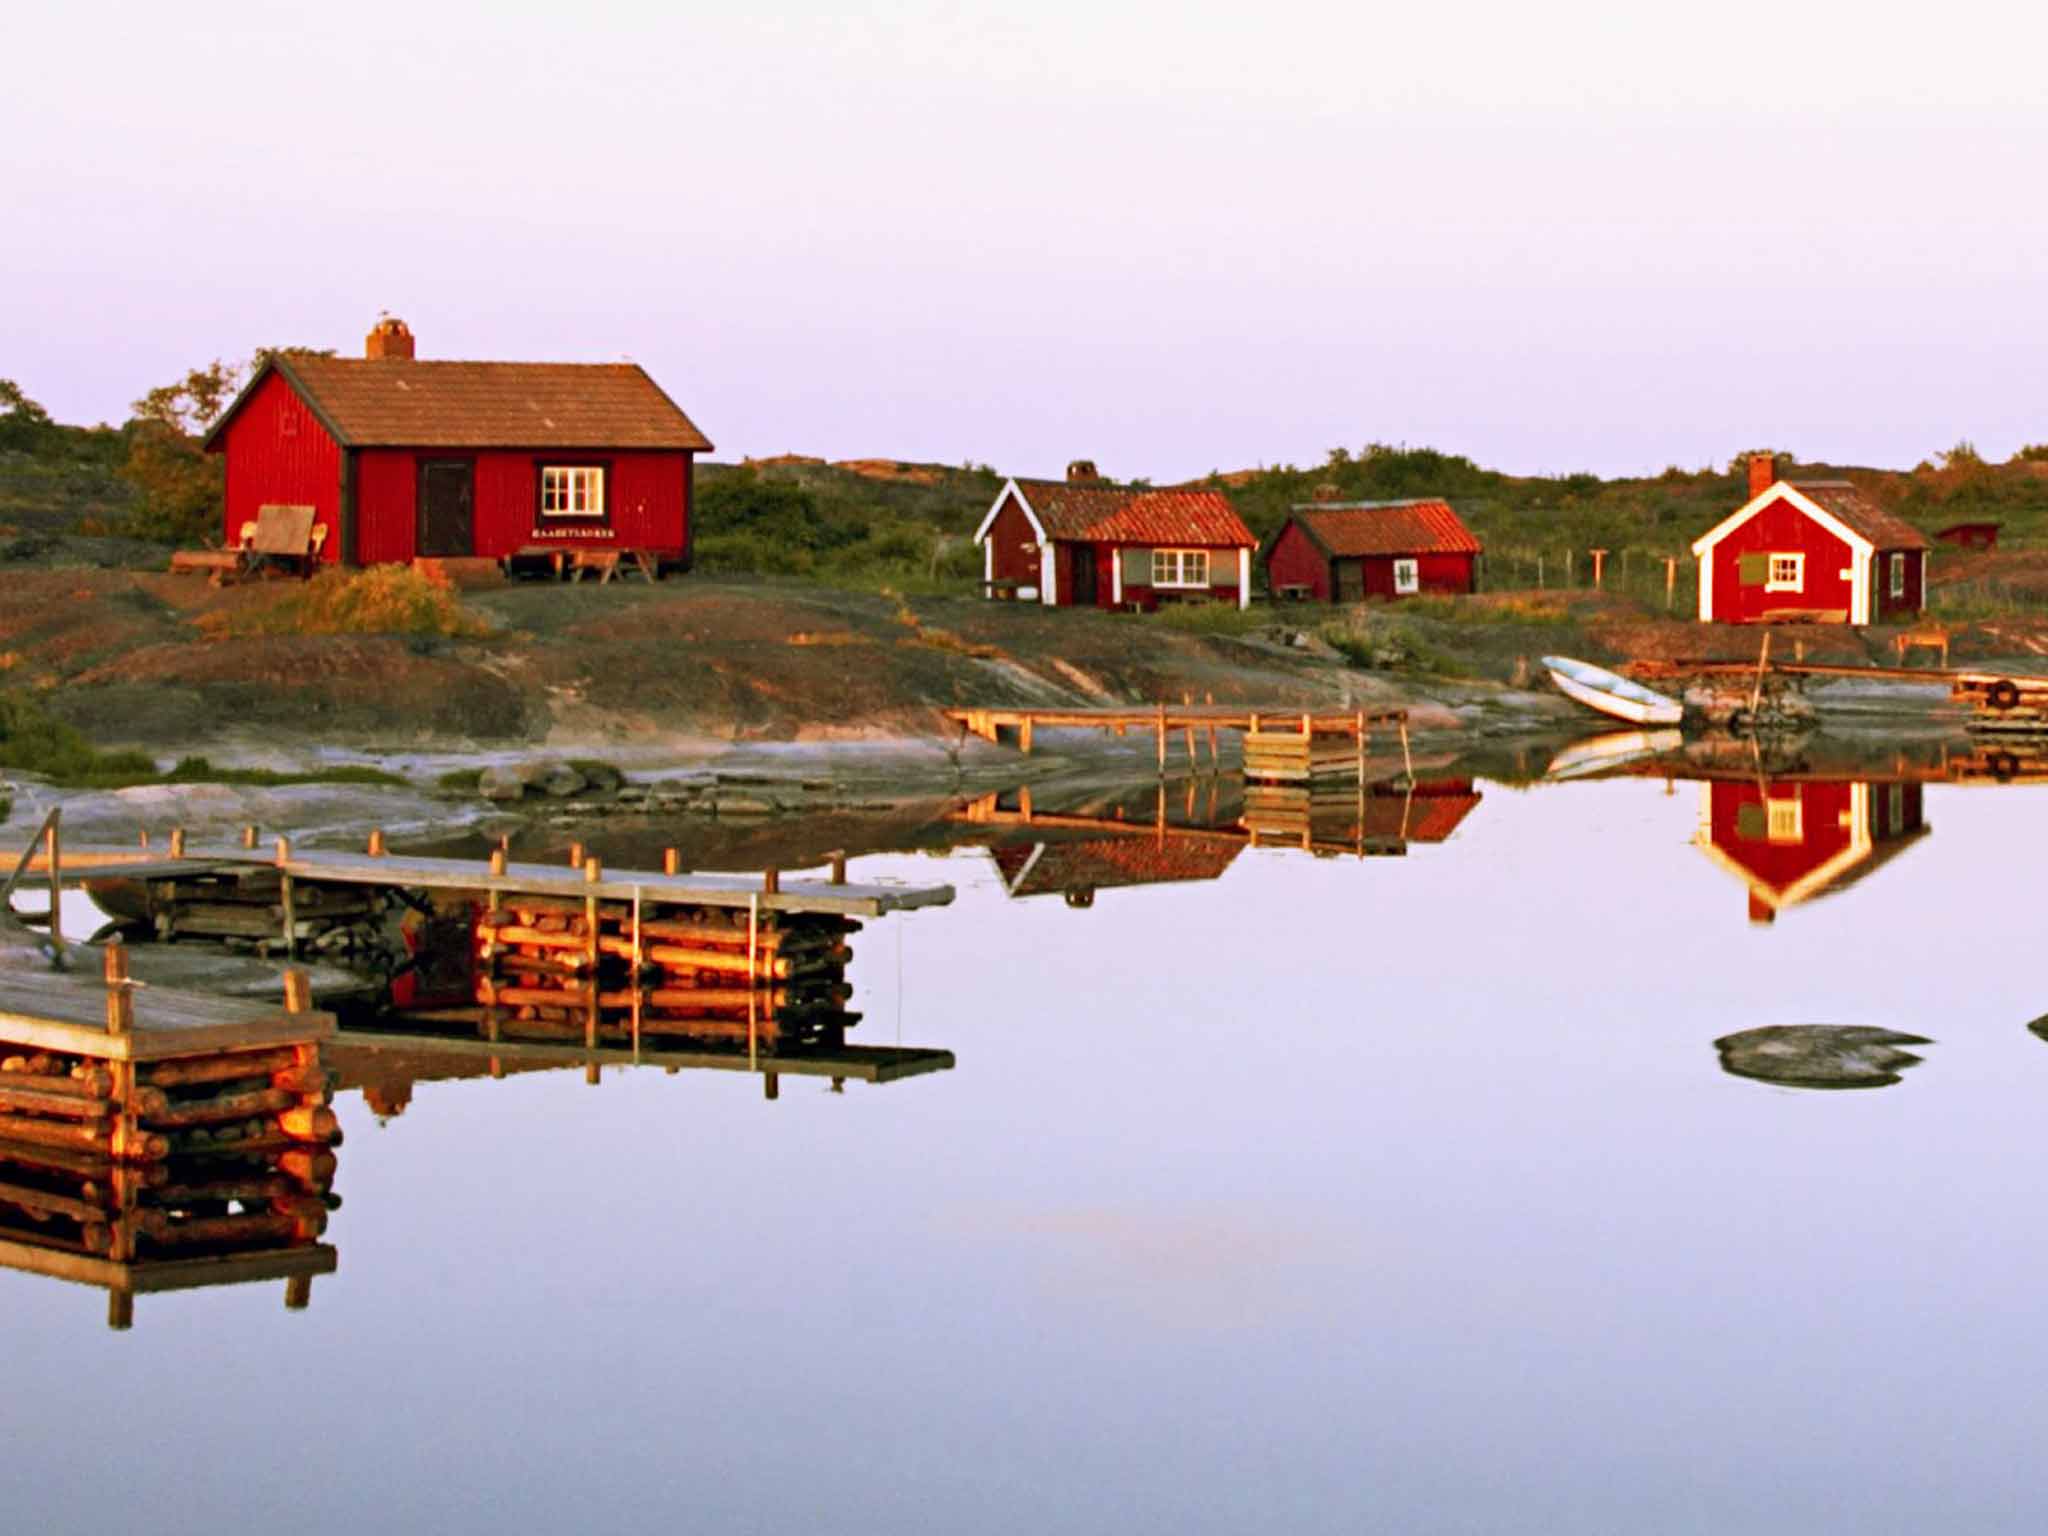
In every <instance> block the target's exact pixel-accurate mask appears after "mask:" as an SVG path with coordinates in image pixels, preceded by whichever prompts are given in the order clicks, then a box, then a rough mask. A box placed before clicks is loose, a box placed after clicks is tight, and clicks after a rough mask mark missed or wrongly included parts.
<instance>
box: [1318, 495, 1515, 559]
mask: <svg viewBox="0 0 2048 1536" xmlns="http://www.w3.org/2000/svg"><path fill="white" fill-rule="evenodd" d="M1294 521H1295V522H1296V523H1298V524H1300V525H1301V531H1302V532H1303V533H1306V534H1307V535H1308V536H1309V538H1310V540H1311V541H1313V542H1314V543H1315V545H1316V546H1317V547H1318V548H1319V549H1321V550H1322V551H1323V553H1325V554H1326V555H1330V556H1332V557H1333V558H1337V559H1351V558H1354V557H1356V556H1360V555H1476V554H1478V553H1480V547H1479V540H1478V539H1477V538H1475V537H1474V536H1473V533H1472V530H1471V529H1470V528H1467V527H1466V526H1465V524H1464V520H1463V519H1461V518H1460V517H1459V516H1458V514H1457V513H1456V512H1453V511H1452V510H1451V504H1450V503H1449V502H1447V501H1441V500H1438V499H1436V498H1434V497H1431V498H1427V499H1424V500H1419V501H1322V502H1316V503H1313V504H1311V505H1309V506H1303V507H1296V508H1295V509H1294Z"/></svg>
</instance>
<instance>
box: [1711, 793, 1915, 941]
mask: <svg viewBox="0 0 2048 1536" xmlns="http://www.w3.org/2000/svg"><path fill="white" fill-rule="evenodd" d="M1927 831H1928V827H1927V824H1926V821H1925V819H1924V818H1923V815H1922V812H1921V786H1920V785H1918V784H1916V783H1910V782H1906V781H1895V782H1891V783H1881V784H1880V783H1869V782H1865V781H1862V780H1854V781H1852V780H1847V779H1801V780H1778V781H1776V782H1769V781H1766V782H1763V783H1759V782H1758V781H1756V780H1754V779H1714V780H1709V781H1707V782H1705V783H1703V784H1701V785H1700V819H1699V831H1698V833H1697V834H1696V835H1695V837H1694V839H1693V841H1694V842H1695V843H1696V844H1697V845H1698V846H1699V848H1700V849H1701V850H1702V851H1703V852H1704V853H1705V854H1706V855H1707V857H1708V858H1710V859H1712V860H1713V861H1714V862H1715V863H1716V864H1718V865H1720V866H1721V868H1723V869H1725V870H1727V871H1728V872H1729V873H1730V874H1732V875H1734V876H1735V877H1736V878H1737V879H1739V880H1741V881H1742V882H1743V884H1745V885H1746V886H1748V887H1749V920H1750V921H1751V922H1753V923H1768V922H1771V921H1772V920H1773V919H1775V918H1776V917H1777V915H1778V913H1779V912H1781V911H1783V910H1784V909H1785V908H1786V907H1790V906H1795V905H1797V904H1798V903H1800V902H1802V901H1811V900H1812V899H1813V898H1814V897H1816V896H1822V895H1826V894H1827V893H1828V892H1830V891H1840V890H1842V889H1844V888H1845V887H1846V886H1848V885H1849V884H1850V883H1851V882H1852V881H1854V880H1857V879H1861V878H1862V877H1863V876H1865V875H1868V874H1869V873H1871V872H1872V871H1873V870H1875V869H1876V868H1877V867H1878V866H1879V865H1880V864H1882V863H1883V862H1884V861H1885V860H1886V859H1888V858H1891V857H1892V856H1893V855H1895V854H1898V853H1900V852H1902V851H1904V849H1905V848H1906V847H1907V846H1908V845H1909V844H1911V843H1912V842H1913V841H1915V840H1916V839H1918V838H1920V837H1922V836H1924V835H1925V834H1926V833H1927Z"/></svg>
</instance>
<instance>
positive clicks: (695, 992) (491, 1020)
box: [477, 895, 860, 1051]
mask: <svg viewBox="0 0 2048 1536" xmlns="http://www.w3.org/2000/svg"><path fill="white" fill-rule="evenodd" d="M859 926H860V925H859V924H858V923H855V922H854V921H852V920H851V919H849V918H844V917H838V916H834V915H829V914H795V913H778V912H763V913H759V914H757V916H756V917H755V918H754V919H752V920H751V924H750V918H749V914H748V913H747V912H746V911H744V910H739V911H735V910H733V909H731V908H726V907H708V906H673V905H664V906H659V907H656V906H649V907H647V908H646V909H645V910H644V911H642V912H641V913H640V914H639V915H638V917H637V918H636V916H635V913H634V909H633V907H632V905H631V904H630V903H624V902H611V901H607V902H600V901H596V900H594V899H593V900H590V901H586V902H573V901H562V900H555V899H549V898H542V897H533V896H522V895H507V896H505V897H503V898H502V905H499V906H497V907H495V908H493V909H489V910H486V911H485V912H484V913H482V915H481V916H480V918H479V920H478V925H477V937H478V951H477V956H478V966H477V977H478V979H477V1001H478V1002H479V1003H481V1004H482V1005H483V1009H484V1014H483V1019H482V1022H481V1028H482V1030H483V1032H484V1033H485V1035H486V1036H487V1037H488V1038H491V1039H497V1038H499V1037H500V1036H501V1035H502V1036H503V1037H505V1038H513V1039H520V1038H529V1039H543V1040H566V1039H580V1040H582V1041H584V1043H586V1044H596V1043H597V1042H598V1041H600V1040H618V1039H622V1038H630V1037H633V1036H634V1034H635V1031H636V1030H637V1031H638V1032H639V1033H644V1034H655V1035H664V1036H687V1037H691V1038H695V1039H702V1040H719V1041H733V1042H739V1043H746V1042H752V1043H753V1044H754V1045H755V1046H756V1047H757V1048H758V1049H761V1050H764V1051H766V1050H774V1049H777V1048H778V1047H780V1048H787V1047H789V1046H791V1045H794V1044H802V1043H815V1042H824V1041H835V1042H836V1041H839V1040H842V1039H843V1032H844V1030H845V1029H846V1028H847V1027H848V1026H849V1025H851V1024H853V1023H855V1022H856V1021H857V1019H858V1017H859V1016H858V1015H857V1014H852V1013H848V1012H847V1011H846V1004H847V1002H848V1001H849V1000H850V999H851V997H852V990H851V988H849V987H848V986H847V984H846V965H847V962H848V961H849V960H851V959H852V957H853V956H852V951H851V950H850V949H849V948H848V947H847V943H846V940H847V938H848V936H849V935H850V934H852V933H855V932H857V931H858V930H859Z"/></svg>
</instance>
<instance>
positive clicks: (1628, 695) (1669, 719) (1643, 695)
mask: <svg viewBox="0 0 2048 1536" xmlns="http://www.w3.org/2000/svg"><path fill="white" fill-rule="evenodd" d="M1563 660H1564V658H1561V657H1551V656H1546V657H1545V658H1544V659H1543V665H1544V667H1545V669H1546V670H1548V671H1549V673H1550V680H1551V681H1552V682H1553V683H1555V684H1557V688H1558V692H1560V693H1562V694H1564V695H1565V696H1566V697H1567V698H1571V699H1576V700H1578V702H1579V703H1581V704H1583V705H1585V706H1586V707H1587V708H1588V709H1597V710H1599V711H1600V713H1601V714H1603V715H1612V716H1614V718H1615V719H1617V720H1626V721H1628V722H1630V723H1631V724H1633V725H1677V724H1678V723H1679V722H1680V721H1681V720H1683V719H1684V718H1685V706H1684V705H1682V704H1680V703H1679V702H1678V701H1677V700H1676V699H1667V698H1666V697H1664V695H1663V694H1661V693H1652V692H1651V691H1650V690H1649V689H1647V688H1645V687H1643V686H1642V685H1641V684H1639V683H1632V682H1630V681H1629V680H1628V679H1627V678H1625V677H1619V676H1617V675H1615V674H1614V673H1612V672H1607V671H1603V670H1602V669H1601V668H1599V667H1589V666H1587V665H1586V664H1585V663H1584V662H1571V663H1570V664H1569V665H1570V670H1566V667H1565V666H1564V665H1561V664H1560V663H1561V662H1563Z"/></svg>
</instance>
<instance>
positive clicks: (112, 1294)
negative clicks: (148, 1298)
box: [107, 1290, 135, 1333]
mask: <svg viewBox="0 0 2048 1536" xmlns="http://www.w3.org/2000/svg"><path fill="white" fill-rule="evenodd" d="M107 1326H108V1327H109V1328H111V1329H113V1330H114V1332H116V1333H126V1332H127V1331H128V1330H129V1329H130V1328H133V1327H134V1326H135V1293H134V1292H133V1291H121V1290H113V1291H108V1292H107Z"/></svg>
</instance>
